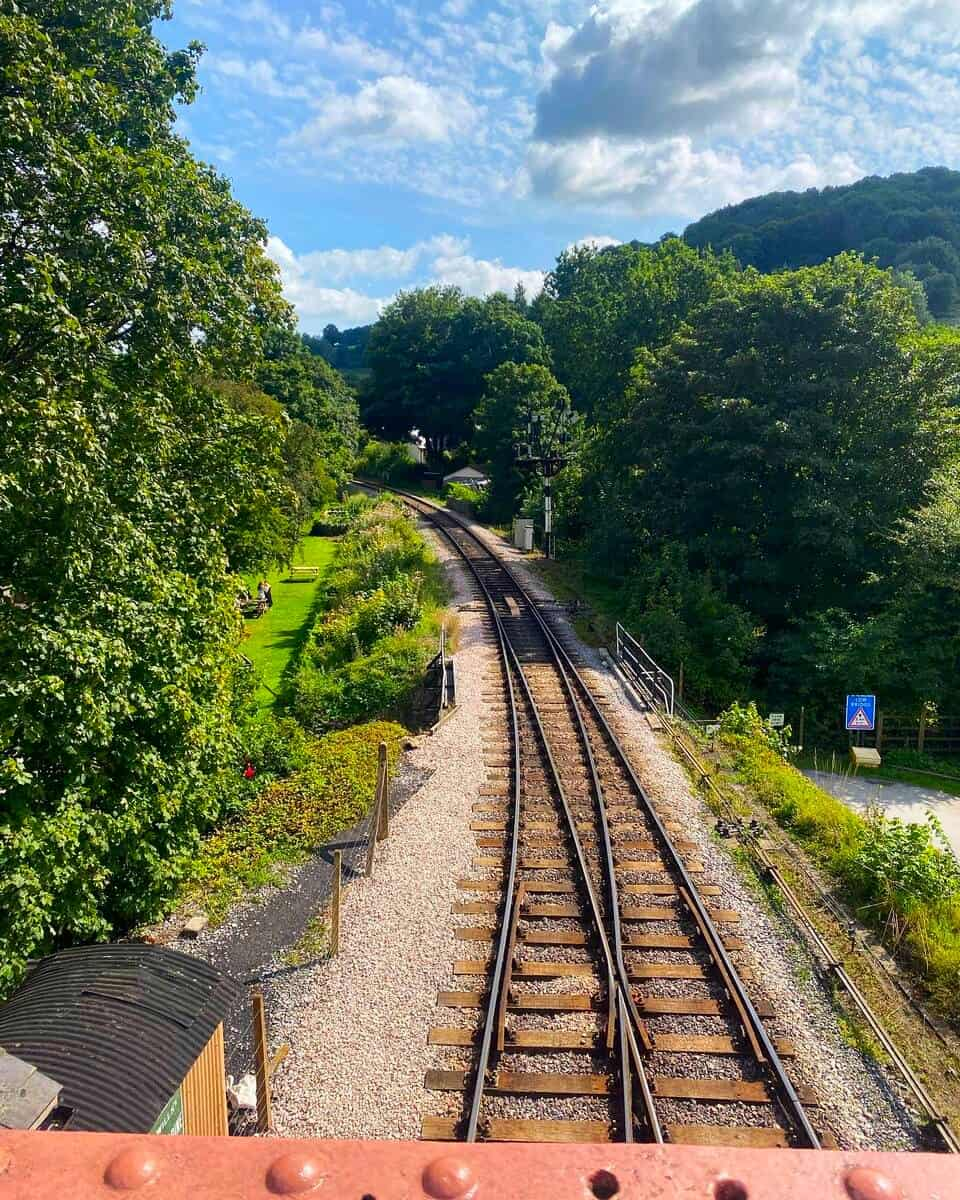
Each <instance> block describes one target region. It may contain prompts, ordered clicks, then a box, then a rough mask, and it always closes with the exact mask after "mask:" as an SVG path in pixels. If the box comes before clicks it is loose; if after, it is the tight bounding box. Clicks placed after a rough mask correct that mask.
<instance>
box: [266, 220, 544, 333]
mask: <svg viewBox="0 0 960 1200" xmlns="http://www.w3.org/2000/svg"><path fill="white" fill-rule="evenodd" d="M267 253H268V254H269V255H270V257H271V258H272V259H273V260H274V262H275V263H276V264H277V265H278V266H279V268H280V275H281V278H282V280H283V290H284V294H285V295H286V297H287V299H288V300H289V301H290V303H291V304H292V305H293V306H294V308H295V309H296V310H297V315H298V317H299V319H300V324H301V325H302V326H303V327H304V328H307V329H322V328H323V326H324V325H326V324H327V323H328V322H330V321H333V322H334V324H336V325H339V326H340V327H341V328H345V327H349V326H351V325H361V324H366V323H367V322H369V321H375V320H376V319H377V317H378V316H379V314H380V312H381V311H382V310H383V307H384V305H386V304H387V303H389V300H390V299H391V298H392V294H393V289H391V295H388V296H386V297H377V296H371V295H368V294H366V293H364V292H361V291H359V290H357V289H356V288H355V287H351V286H349V283H350V282H356V281H357V280H359V279H361V278H370V279H372V278H381V279H388V280H390V281H391V283H394V284H396V285H397V286H402V285H406V286H414V285H417V284H420V285H426V284H430V283H442V284H447V285H451V286H455V287H459V288H461V289H462V290H463V291H464V292H465V293H466V294H467V295H469V296H488V295H490V294H491V293H492V292H507V293H511V294H512V292H513V290H514V288H515V287H516V286H517V284H518V283H522V284H523V286H524V287H525V288H526V290H527V295H528V296H530V297H531V298H532V297H534V296H536V295H538V294H539V293H540V292H541V291H542V290H543V281H544V278H545V273H544V272H543V271H539V270H536V269H528V268H523V267H510V266H505V265H504V264H503V263H502V262H501V261H500V260H499V259H493V260H488V259H482V258H475V257H473V255H471V254H470V242H469V240H468V239H467V238H457V237H454V236H452V235H451V234H438V235H437V236H436V237H433V238H429V239H427V240H425V241H422V242H417V243H416V244H415V245H413V246H411V247H409V248H408V249H406V250H398V249H396V248H394V247H392V246H381V247H379V248H378V249H375V250H374V249H361V250H341V249H335V250H314V251H311V252H310V253H308V254H303V255H298V254H296V253H295V252H294V251H293V250H291V248H290V247H289V246H288V245H286V243H285V242H283V241H282V240H281V239H280V238H278V237H270V238H268V240H267ZM333 284H347V286H342V287H335V286H331V285H333Z"/></svg>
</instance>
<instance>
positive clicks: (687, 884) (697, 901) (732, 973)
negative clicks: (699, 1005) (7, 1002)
mask: <svg viewBox="0 0 960 1200" xmlns="http://www.w3.org/2000/svg"><path fill="white" fill-rule="evenodd" d="M505 569H506V570H507V571H508V573H510V574H512V572H510V571H509V568H505ZM518 586H519V585H518ZM521 590H522V588H521ZM550 636H551V637H552V636H553V635H552V634H550ZM554 641H555V644H556V648H557V653H558V655H559V656H560V657H561V658H562V659H563V660H564V661H565V662H566V663H567V664H568V667H569V669H570V673H571V675H572V676H573V678H575V679H576V681H577V683H578V685H579V686H580V688H581V689H582V691H583V694H584V696H585V697H586V698H587V701H588V703H589V705H590V707H591V708H592V709H593V713H594V717H595V719H596V720H597V722H598V724H599V725H600V726H601V728H602V729H603V731H604V733H605V734H606V736H607V738H608V739H609V741H610V744H611V745H612V746H613V747H614V749H615V750H616V753H617V756H618V758H619V759H620V762H621V766H622V767H623V768H624V769H625V770H626V772H627V774H628V775H629V777H630V781H631V783H632V784H633V786H634V788H635V789H636V791H637V794H638V795H639V797H640V799H641V800H642V802H643V806H644V809H645V810H646V814H647V817H648V819H649V820H650V821H651V822H652V823H653V825H654V827H655V829H656V831H657V834H658V835H659V838H660V841H661V843H662V845H663V846H664V847H665V849H666V852H667V854H668V855H669V857H670V861H671V864H672V866H673V867H674V869H675V870H676V872H677V874H678V875H679V876H680V878H681V880H682V882H683V887H684V888H685V889H686V891H687V893H688V895H689V898H690V902H691V911H692V912H694V913H695V916H696V920H697V923H698V924H699V925H701V927H702V928H703V929H705V930H708V931H709V934H710V941H711V942H712V943H713V948H712V949H711V956H712V957H713V958H714V960H715V961H716V963H717V966H718V967H719V968H720V970H721V972H722V973H723V974H724V975H726V976H727V977H728V978H729V979H730V982H731V984H732V987H733V989H734V990H733V993H731V999H733V1000H734V1001H735V1004H736V1007H737V1009H738V1010H740V1011H742V1013H743V1014H744V1015H745V1017H746V1020H747V1022H748V1023H749V1024H748V1026H747V1029H746V1032H747V1033H748V1035H750V1036H751V1039H752V1037H754V1036H755V1037H756V1038H757V1040H758V1041H759V1043H760V1045H761V1047H762V1049H763V1055H764V1058H765V1060H766V1063H765V1065H766V1066H767V1068H768V1069H769V1071H770V1073H771V1074H772V1076H773V1083H774V1085H775V1087H776V1089H777V1091H778V1092H779V1098H780V1102H781V1104H782V1105H783V1106H784V1110H785V1112H786V1113H787V1116H788V1118H789V1119H790V1121H791V1122H792V1124H793V1125H794V1127H795V1129H796V1131H797V1132H798V1133H799V1134H800V1135H801V1136H802V1137H803V1138H804V1140H805V1141H806V1143H807V1145H808V1146H809V1148H810V1149H813V1150H819V1149H821V1148H822V1147H821V1144H820V1138H819V1137H818V1136H817V1133H816V1130H815V1129H814V1128H813V1126H812V1125H811V1123H810V1119H809V1117H808V1116H807V1113H806V1110H805V1109H804V1107H803V1104H802V1103H801V1100H800V1097H799V1096H798V1095H797V1092H796V1089H795V1088H794V1086H793V1084H792V1083H791V1081H790V1077H789V1075H788V1074H787V1070H786V1068H785V1067H784V1065H783V1061H782V1060H781V1058H780V1055H779V1054H778V1053H777V1049H776V1046H775V1045H774V1042H773V1039H772V1038H771V1037H770V1034H769V1033H768V1032H767V1029H766V1026H765V1025H764V1023H763V1021H762V1020H761V1019H760V1015H759V1013H758V1012H757V1010H756V1008H755V1007H754V1005H753V1002H752V1001H751V999H750V996H749V994H748V993H747V989H746V987H745V986H744V983H743V980H742V979H741V978H740V975H739V973H738V971H737V969H736V966H735V965H734V963H733V960H732V959H731V958H730V955H729V953H728V952H727V949H726V946H725V945H724V943H723V939H722V937H721V936H720V933H719V931H718V930H717V928H716V926H715V925H714V923H713V920H712V918H711V916H710V912H709V909H708V908H707V905H706V904H705V902H704V900H703V897H702V896H701V895H700V890H699V888H698V887H697V885H696V883H695V882H694V880H693V878H692V877H691V875H690V874H689V872H688V871H687V868H686V866H685V865H684V862H683V859H682V858H681V856H680V854H679V852H678V851H677V849H676V847H675V846H674V844H673V840H672V838H671V837H670V835H669V833H668V832H667V829H666V826H665V825H664V824H663V822H662V821H661V820H660V816H659V814H658V813H657V811H656V809H655V808H654V806H653V804H652V802H651V800H650V797H649V796H648V795H647V792H646V789H645V788H644V786H643V784H642V783H641V782H640V780H639V778H638V777H637V773H636V771H634V769H633V766H632V764H631V762H630V760H629V758H628V757H627V754H626V751H625V750H624V749H623V747H622V746H621V745H620V742H619V739H618V738H617V736H616V734H615V733H614V732H613V730H612V729H611V728H610V724H609V722H608V721H607V719H606V717H605V716H604V715H603V712H602V711H601V709H600V706H599V704H597V702H596V699H595V698H594V696H593V693H592V692H591V691H590V689H589V688H588V687H587V685H586V683H584V681H583V679H582V677H581V676H580V673H579V672H578V671H577V669H576V667H575V666H574V665H573V663H572V662H571V660H570V656H569V655H568V654H567V652H566V650H565V649H564V648H563V646H562V645H561V644H560V642H559V641H558V640H557V639H556V638H554Z"/></svg>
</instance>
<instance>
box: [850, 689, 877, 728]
mask: <svg viewBox="0 0 960 1200" xmlns="http://www.w3.org/2000/svg"><path fill="white" fill-rule="evenodd" d="M876 725H877V698H876V696H848V697H847V728H848V729H849V730H852V731H853V732H854V733H864V732H866V731H868V730H870V729H875V728H876Z"/></svg>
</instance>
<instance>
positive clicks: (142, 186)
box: [0, 0, 289, 986]
mask: <svg viewBox="0 0 960 1200" xmlns="http://www.w3.org/2000/svg"><path fill="white" fill-rule="evenodd" d="M166 14H167V6H166V5H165V4H163V3H160V2H159V0H158V2H154V0H70V2H69V3H68V2H67V0H18V3H17V4H15V5H11V4H6V5H4V6H2V7H0V585H2V590H0V595H2V597H3V598H2V599H0V986H5V985H7V984H9V983H10V981H11V980H12V979H14V978H15V977H16V974H17V972H18V971H19V970H20V969H21V967H22V964H23V962H24V959H25V958H26V957H27V956H28V955H30V954H35V953H38V952H40V951H42V950H43V949H45V948H48V947H50V946H52V945H55V944H57V943H62V942H64V941H69V940H76V939H90V938H96V937H101V936H104V935H106V934H107V933H108V932H109V931H110V930H111V929H112V928H116V927H123V926H125V925H127V924H128V923H129V922H132V921H134V920H136V919H138V918H139V917H142V916H144V915H147V914H149V913H151V912H153V911H155V909H156V905H157V903H158V901H159V899H160V898H161V897H162V896H163V895H164V894H165V892H166V891H167V889H168V887H169V885H170V880H171V877H172V875H173V874H174V870H175V867H174V864H175V862H176V861H177V859H178V856H179V855H181V854H182V853H183V852H184V851H185V850H187V849H188V848H189V847H190V846H191V845H192V844H193V841H194V839H195V838H196V836H197V831H198V830H199V829H200V828H201V827H203V826H205V825H206V824H208V823H209V822H210V821H211V820H213V819H214V818H215V817H216V815H217V814H218V812H219V811H220V808H221V806H222V803H223V801H224V797H225V796H226V795H227V794H229V792H230V788H231V786H232V783H231V781H232V780H233V778H234V774H235V770H234V764H233V761H232V755H233V752H234V743H233V733H232V731H233V709H234V704H233V697H234V665H233V664H234V662H235V652H236V643H237V636H238V626H237V617H236V613H235V611H234V608H233V603H232V597H231V594H230V592H231V587H230V585H231V574H230V571H231V568H233V569H240V568H241V567H244V566H249V565H251V564H253V563H255V562H257V561H258V560H259V559H260V558H261V557H262V547H261V546H260V545H259V537H253V538H248V537H247V536H246V533H247V532H248V531H249V529H250V528H251V527H256V525H257V523H258V522H259V521H260V519H261V508H260V505H259V504H258V502H257V495H258V493H264V494H266V493H273V491H274V489H275V488H277V489H280V488H282V482H281V481H280V479H279V478H278V477H277V476H276V475H275V474H274V470H275V464H276V461H277V452H278V447H277V442H276V439H275V437H274V434H273V432H272V430H271V429H270V427H269V426H263V425H262V423H260V424H257V425H256V436H255V438H254V442H255V446H256V457H251V454H250V446H251V435H252V432H253V427H252V425H251V422H250V419H249V417H247V416H245V415H244V414H242V413H239V412H238V411H237V410H236V408H234V406H233V405H232V404H231V403H230V402H229V400H228V399H227V398H226V397H225V396H223V395H222V394H218V392H217V391H216V390H215V389H214V388H212V387H210V386H209V385H207V384H205V383H203V382H201V381H203V380H209V379H217V378H244V377H245V376H249V375H250V373H251V372H252V371H253V369H254V367H255V364H256V362H257V361H258V359H259V356H260V353H261V329H262V328H263V326H264V324H265V323H274V324H276V323H283V322H284V321H289V316H288V310H287V307H286V306H285V305H284V304H283V302H282V300H281V297H280V291H279V285H278V281H277V275H276V270H275V268H274V267H273V265H272V264H271V263H270V262H269V260H268V259H267V258H266V256H265V254H264V251H263V243H264V241H265V237H266V229H265V227H264V226H263V224H262V223H261V222H259V221H257V220H255V219H254V218H253V217H252V216H251V215H250V214H249V213H248V212H247V211H246V210H245V209H244V208H243V207H242V206H241V205H239V204H238V203H237V202H236V201H235V200H234V199H233V198H232V196H231V194H230V190H229V187H228V185H227V183H226V182H225V181H224V180H223V179H222V178H220V177H219V176H218V175H217V174H216V173H215V172H214V171H213V170H212V169H210V168H209V167H206V166H204V165H202V164H201V163H199V162H197V161H196V160H194V159H193V158H192V157H191V155H190V154H189V152H188V149H187V146H186V144H185V143H184V142H183V141H182V140H181V139H180V138H178V137H176V136H175V135H174V133H173V131H172V127H173V121H174V105H175V104H176V103H178V102H188V101H190V100H191V99H192V98H193V96H194V93H195V91H196V83H195V78H194V66H195V62H196V58H197V54H198V48H197V47H196V46H192V47H191V48H190V49H189V50H187V51H182V52H175V53H170V52H168V51H167V50H166V49H165V48H164V47H163V45H162V44H161V43H160V41H159V40H158V39H157V38H156V37H155V36H154V34H153V32H152V24H153V22H154V20H155V19H157V18H160V17H163V16H164V15H166ZM258 458H259V460H260V461H259V462H258ZM273 502H274V496H273V495H271V496H270V504H271V505H272V504H273ZM244 514H246V515H244ZM228 556H230V557H231V558H232V561H230V560H229V559H228Z"/></svg>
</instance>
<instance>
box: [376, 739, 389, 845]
mask: <svg viewBox="0 0 960 1200" xmlns="http://www.w3.org/2000/svg"><path fill="white" fill-rule="evenodd" d="M377 787H378V789H379V792H380V796H379V802H378V807H377V841H378V842H382V841H384V839H385V838H386V837H387V835H388V834H389V832H390V797H389V795H388V791H389V789H388V787H387V743H386V742H381V743H380V761H379V764H378V769H377Z"/></svg>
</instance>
